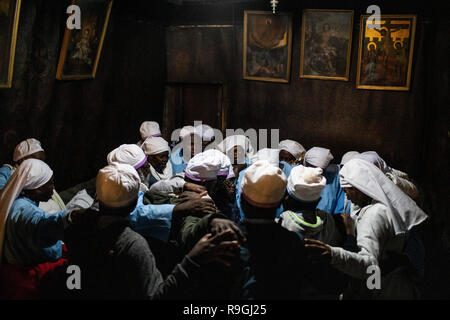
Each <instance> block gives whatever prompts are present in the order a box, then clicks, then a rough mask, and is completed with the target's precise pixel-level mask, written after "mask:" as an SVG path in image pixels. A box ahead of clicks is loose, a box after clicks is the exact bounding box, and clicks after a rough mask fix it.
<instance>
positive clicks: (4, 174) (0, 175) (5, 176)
mask: <svg viewBox="0 0 450 320" xmlns="http://www.w3.org/2000/svg"><path fill="white" fill-rule="evenodd" d="M11 176H12V172H11V169H10V168H9V167H7V166H3V167H1V168H0V190H2V189H3V188H4V187H5V185H6V183H7V182H8V180H9V178H11Z"/></svg>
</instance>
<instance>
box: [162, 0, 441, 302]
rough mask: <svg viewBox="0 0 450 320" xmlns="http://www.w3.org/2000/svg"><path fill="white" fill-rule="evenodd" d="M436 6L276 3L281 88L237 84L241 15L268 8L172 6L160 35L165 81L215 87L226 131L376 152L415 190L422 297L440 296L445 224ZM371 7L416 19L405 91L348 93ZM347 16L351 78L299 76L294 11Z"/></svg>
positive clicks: (263, 4)
mask: <svg viewBox="0 0 450 320" xmlns="http://www.w3.org/2000/svg"><path fill="white" fill-rule="evenodd" d="M436 3H438V4H440V3H439V2H433V1H427V2H426V3H425V2H411V1H376V3H374V2H373V1H338V2H337V1H289V0H284V1H280V8H279V10H280V11H285V12H292V13H293V50H292V66H291V79H290V83H288V84H284V83H269V82H260V81H249V80H243V79H242V63H243V62H242V61H243V58H242V55H243V53H242V50H243V49H242V46H243V16H244V10H265V11H267V10H270V6H269V1H231V2H214V1H203V3H202V4H201V5H194V4H189V5H188V4H185V5H182V6H173V10H172V11H171V12H172V15H171V20H170V23H169V24H170V27H169V28H167V43H166V45H167V77H168V80H169V81H175V82H208V81H209V82H222V83H223V84H224V85H226V86H227V87H228V90H229V91H228V94H229V97H230V102H229V110H228V117H227V118H228V123H227V127H228V128H243V129H244V130H245V129H248V128H255V129H259V128H267V129H270V128H273V129H280V139H285V138H292V139H296V140H298V141H300V142H301V143H302V144H303V145H304V146H305V147H306V148H310V147H313V146H324V147H328V148H330V149H331V150H332V153H333V155H334V156H335V161H340V158H341V156H342V155H343V153H345V152H346V151H349V150H358V151H366V150H376V151H377V152H378V153H379V154H380V155H381V156H382V157H383V158H384V159H385V160H386V161H387V162H388V164H389V165H391V166H392V167H394V168H398V169H400V170H403V171H406V172H408V173H409V174H410V176H412V177H413V178H414V179H415V180H416V181H418V182H419V184H420V186H421V187H422V188H423V193H424V195H425V202H424V204H423V207H424V209H425V211H426V212H427V213H428V214H429V215H430V217H431V219H430V224H429V225H428V226H427V229H426V232H425V234H424V238H425V242H426V247H427V259H426V261H427V271H428V272H427V275H426V278H425V280H424V283H423V288H424V290H423V291H424V292H425V294H424V296H425V297H427V298H440V297H443V296H446V297H448V296H449V293H448V292H447V291H448V287H449V285H450V283H449V279H450V276H449V272H448V270H449V268H450V240H449V239H450V217H449V215H448V204H449V196H448V194H449V189H448V185H449V182H450V181H449V179H448V169H447V166H448V138H449V137H448V128H449V122H448V121H449V118H448V111H449V106H450V101H449V95H448V92H449V81H448V77H449V62H448V61H449V57H450V55H449V53H450V50H449V42H450V41H449V34H450V30H449V29H450V22H449V18H448V14H447V13H448V12H449V9H444V8H439V7H438V6H437V5H436ZM371 4H377V5H379V6H380V7H381V11H382V13H384V14H417V16H418V19H417V28H416V38H415V48H414V58H413V68H412V82H411V90H409V91H407V92H400V91H378V90H358V89H356V71H357V54H358V41H359V27H360V25H359V20H360V15H361V14H365V10H366V8H367V7H368V6H369V5H371ZM307 8H308V9H320V8H322V9H350V10H355V16H354V30H353V47H352V54H351V69H350V80H349V81H348V82H342V81H325V80H311V79H300V78H299V68H300V45H301V43H300V39H301V12H302V10H303V9H307Z"/></svg>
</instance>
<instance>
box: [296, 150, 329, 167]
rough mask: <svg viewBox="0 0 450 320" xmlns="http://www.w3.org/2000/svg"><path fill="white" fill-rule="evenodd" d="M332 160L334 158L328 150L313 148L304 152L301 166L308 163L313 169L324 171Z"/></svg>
mask: <svg viewBox="0 0 450 320" xmlns="http://www.w3.org/2000/svg"><path fill="white" fill-rule="evenodd" d="M333 159H334V157H333V155H332V154H331V152H330V150H329V149H325V148H321V147H313V148H311V149H309V150H308V152H306V154H305V159H304V160H303V164H306V163H309V164H311V165H313V166H315V167H319V168H322V169H325V168H326V167H328V165H329V164H330V161H331V160H333Z"/></svg>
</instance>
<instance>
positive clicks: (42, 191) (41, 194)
mask: <svg viewBox="0 0 450 320" xmlns="http://www.w3.org/2000/svg"><path fill="white" fill-rule="evenodd" d="M54 188H55V183H54V180H53V176H52V177H51V178H50V180H49V181H48V182H47V183H46V184H44V185H43V186H41V187H39V188H37V189H34V190H26V191H25V195H26V196H27V197H28V198H30V199H31V200H33V201H36V202H46V201H48V200H50V199H51V197H52V195H53V189H54Z"/></svg>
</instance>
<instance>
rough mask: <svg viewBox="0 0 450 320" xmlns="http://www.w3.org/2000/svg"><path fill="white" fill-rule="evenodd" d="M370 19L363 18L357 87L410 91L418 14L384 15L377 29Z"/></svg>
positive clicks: (364, 16) (363, 16)
mask: <svg viewBox="0 0 450 320" xmlns="http://www.w3.org/2000/svg"><path fill="white" fill-rule="evenodd" d="M368 17H369V15H362V16H361V30H360V39H359V50H358V72H357V76H356V87H357V88H358V89H374V90H402V91H407V90H409V88H410V82H411V69H412V60H413V53H414V38H415V32H416V15H381V17H380V21H379V25H378V26H377V25H374V23H375V21H373V23H372V22H368ZM372 26H373V27H378V28H372Z"/></svg>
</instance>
